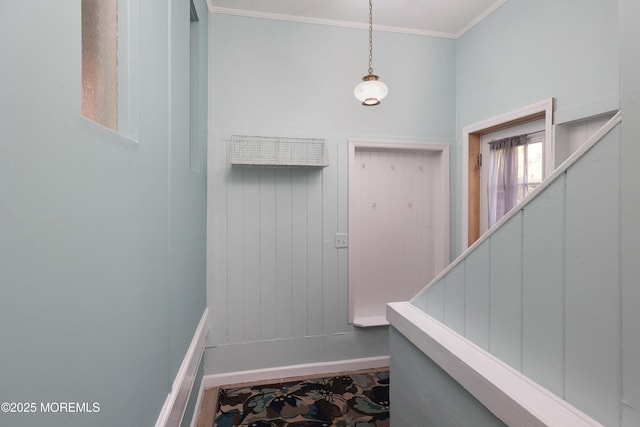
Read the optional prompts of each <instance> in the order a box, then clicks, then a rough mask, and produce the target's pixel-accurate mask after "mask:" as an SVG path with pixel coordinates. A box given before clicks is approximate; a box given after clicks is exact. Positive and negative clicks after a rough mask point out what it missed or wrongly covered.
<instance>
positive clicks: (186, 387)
mask: <svg viewBox="0 0 640 427" xmlns="http://www.w3.org/2000/svg"><path fill="white" fill-rule="evenodd" d="M208 317H209V309H208V308H206V309H205V310H204V313H202V318H200V323H199V324H198V327H197V328H196V332H195V334H194V336H193V339H192V340H191V344H190V345H189V349H188V350H187V354H186V355H185V357H184V360H183V361H182V364H181V365H180V369H179V370H178V374H177V375H176V378H175V380H174V381H173V385H172V386H171V392H170V393H169V395H168V396H167V399H166V400H165V402H164V405H163V406H162V410H161V411H160V415H159V416H158V420H157V421H156V427H174V426H175V427H177V426H179V425H180V424H181V423H182V417H183V416H184V411H185V409H186V407H187V403H188V402H189V396H190V395H191V390H192V389H193V384H194V382H195V379H196V375H197V373H198V367H199V366H200V361H201V360H202V355H203V354H204V348H205V344H206V341H207V334H208V331H209V330H208V328H207V318H208ZM196 408H197V407H196Z"/></svg>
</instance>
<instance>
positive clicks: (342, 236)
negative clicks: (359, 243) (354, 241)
mask: <svg viewBox="0 0 640 427" xmlns="http://www.w3.org/2000/svg"><path fill="white" fill-rule="evenodd" d="M348 247H349V236H348V234H347V233H336V248H337V249H340V248H348Z"/></svg>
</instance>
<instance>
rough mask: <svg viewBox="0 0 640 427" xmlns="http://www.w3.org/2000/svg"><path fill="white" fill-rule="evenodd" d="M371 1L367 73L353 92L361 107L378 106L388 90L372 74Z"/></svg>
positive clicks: (371, 8) (370, 6)
mask: <svg viewBox="0 0 640 427" xmlns="http://www.w3.org/2000/svg"><path fill="white" fill-rule="evenodd" d="M372 1H373V0H369V73H368V74H367V75H366V76H364V77H363V78H362V83H360V84H358V85H357V86H356V88H355V89H354V90H353V94H354V95H355V97H356V99H357V100H358V101H360V102H362V105H366V106H373V105H378V104H380V101H382V99H383V98H384V97H385V96H387V92H389V89H388V88H387V85H386V84H384V83H382V82H381V81H380V80H378V76H376V75H375V74H373V67H372V65H371V64H372V62H373V3H372Z"/></svg>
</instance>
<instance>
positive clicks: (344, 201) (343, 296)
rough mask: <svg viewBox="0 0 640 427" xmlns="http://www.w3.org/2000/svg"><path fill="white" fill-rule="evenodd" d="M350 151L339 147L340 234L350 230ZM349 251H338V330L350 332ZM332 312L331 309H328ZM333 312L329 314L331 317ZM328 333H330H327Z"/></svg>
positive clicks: (337, 160)
mask: <svg viewBox="0 0 640 427" xmlns="http://www.w3.org/2000/svg"><path fill="white" fill-rule="evenodd" d="M348 164H349V151H348V149H347V146H346V144H345V145H338V155H337V156H336V168H337V172H336V173H337V175H338V197H337V201H338V208H337V209H338V228H337V231H338V232H347V231H349V232H350V230H349V217H348V205H349V196H348V194H349V192H348V189H349V185H348V183H349V178H348V176H349V167H348ZM325 202H326V200H325ZM348 260H349V251H348V250H344V249H343V250H339V251H338V271H337V274H338V306H337V310H338V313H337V316H336V317H337V319H338V330H340V331H350V330H352V326H351V325H349V286H348V280H349V268H348ZM326 308H327V310H330V307H328V306H327V307H326ZM330 314H331V312H330V311H329V312H327V315H330ZM327 332H328V331H327Z"/></svg>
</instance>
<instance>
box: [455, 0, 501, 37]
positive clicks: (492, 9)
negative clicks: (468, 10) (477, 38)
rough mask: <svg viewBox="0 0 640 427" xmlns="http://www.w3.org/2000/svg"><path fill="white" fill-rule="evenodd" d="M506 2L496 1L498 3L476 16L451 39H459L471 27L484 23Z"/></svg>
mask: <svg viewBox="0 0 640 427" xmlns="http://www.w3.org/2000/svg"><path fill="white" fill-rule="evenodd" d="M506 2H507V0H498V1H496V2H495V3H494V4H492V5H491V6H489V8H488V9H487V10H485V11H484V12H482V13H481V14H480V15H478V16H477V17H476V18H475V19H474V20H473V21H471V22H469V23H468V24H467V26H466V27H464V28H463V29H462V30H460V31H459V32H458V33H456V34H455V36H454V37H453V38H455V39H459V38H460V37H462V36H464V35H465V34H466V33H467V32H468V31H469V30H471V29H472V28H473V27H475V26H476V25H478V24H479V23H480V22H482V21H484V20H485V18H487V17H488V16H489V15H491V14H492V13H493V12H495V11H496V10H497V9H498V8H499V7H500V6H502V5H503V4H505V3H506Z"/></svg>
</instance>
